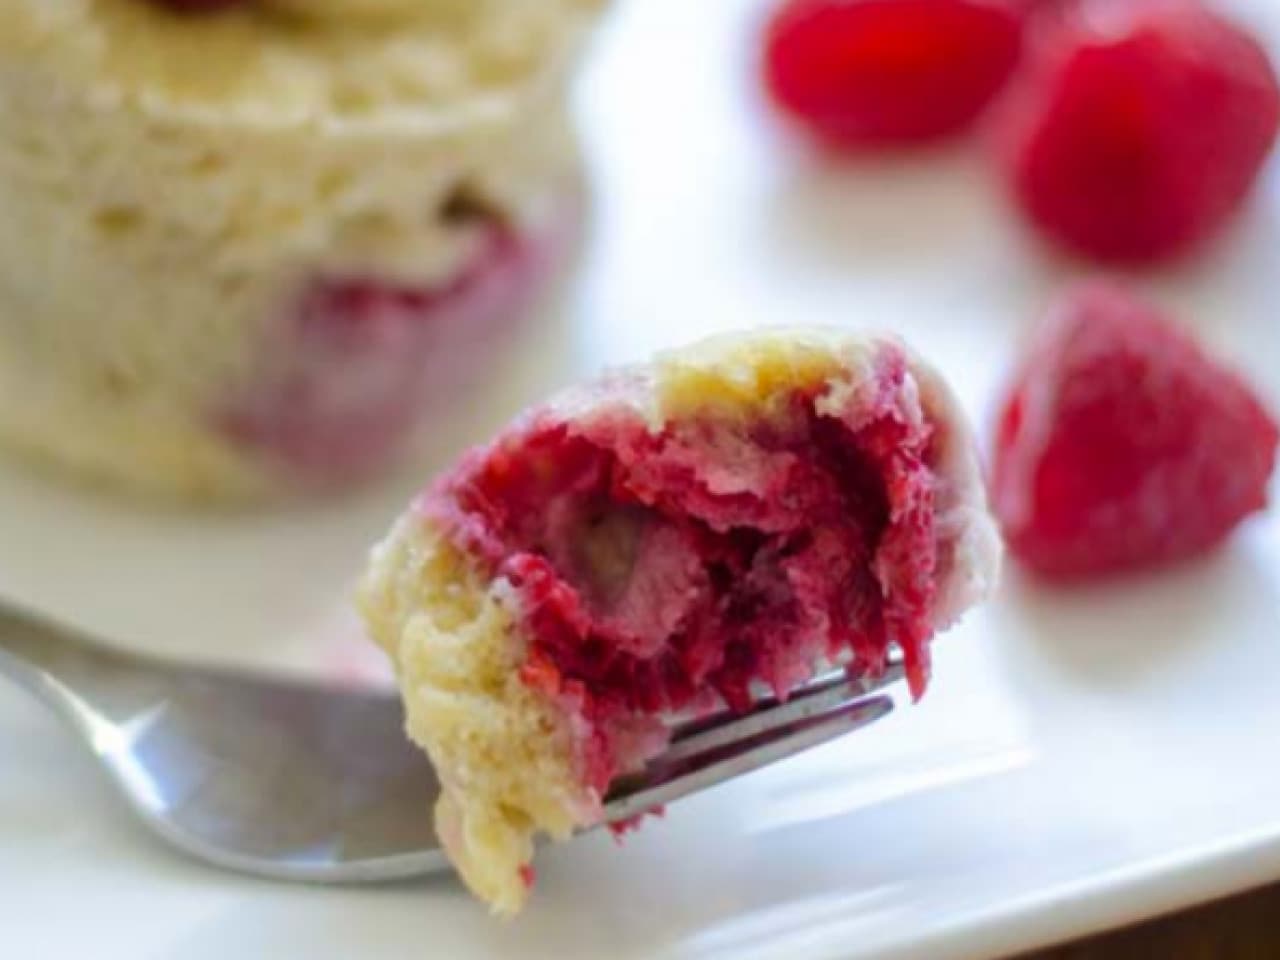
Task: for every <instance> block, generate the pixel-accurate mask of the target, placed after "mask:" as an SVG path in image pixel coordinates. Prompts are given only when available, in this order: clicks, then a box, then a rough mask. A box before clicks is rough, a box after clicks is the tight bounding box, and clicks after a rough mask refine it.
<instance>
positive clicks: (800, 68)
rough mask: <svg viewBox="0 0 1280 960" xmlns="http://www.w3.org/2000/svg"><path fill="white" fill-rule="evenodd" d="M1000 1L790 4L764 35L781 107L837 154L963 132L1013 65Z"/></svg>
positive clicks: (1009, 9) (1017, 40)
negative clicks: (837, 150) (842, 150)
mask: <svg viewBox="0 0 1280 960" xmlns="http://www.w3.org/2000/svg"><path fill="white" fill-rule="evenodd" d="M1023 18H1024V14H1023V12H1022V8H1021V6H1020V4H1019V3H1017V2H1006V0H789V2H786V3H783V5H782V6H781V7H780V8H779V9H778V11H777V12H776V13H775V14H774V16H773V19H772V20H771V21H770V23H769V25H768V28H767V30H766V34H765V51H764V71H765V76H764V79H765V85H766V87H767V88H768V90H769V92H770V93H771V94H772V96H773V99H774V100H775V101H776V102H777V104H778V105H779V106H780V107H781V108H782V110H784V111H785V112H786V113H788V114H789V115H791V116H793V117H794V118H795V119H797V120H798V121H800V123H801V124H802V125H804V126H805V127H807V128H808V129H809V130H811V131H812V132H813V133H814V134H816V135H817V136H818V138H819V139H821V140H824V141H826V142H827V143H829V144H831V145H834V146H837V147H858V146H874V145H887V144H907V143H915V142H919V141H923V140H932V139H936V138H940V137H944V136H946V135H948V134H952V133H956V132H958V131H960V130H962V129H963V128H965V127H967V126H969V125H970V124H971V123H972V122H973V121H974V120H975V119H976V118H977V116H978V115H979V114H980V113H981V112H982V110H983V108H984V107H986V106H987V104H989V103H990V102H991V100H992V98H993V97H994V96H995V95H996V93H997V92H999V90H1000V89H1001V87H1003V86H1004V84H1005V82H1006V81H1007V80H1008V78H1009V76H1010V74H1011V73H1012V72H1013V69H1014V67H1015V65H1016V63H1017V60H1018V55H1019V51H1020V48H1021V44H1022V25H1023Z"/></svg>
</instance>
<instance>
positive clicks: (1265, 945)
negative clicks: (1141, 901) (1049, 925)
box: [1018, 885, 1280, 960]
mask: <svg viewBox="0 0 1280 960" xmlns="http://www.w3.org/2000/svg"><path fill="white" fill-rule="evenodd" d="M1018 960H1280V885H1276V886H1274V887H1268V888H1266V889H1264V890H1259V891H1256V892H1254V893H1249V894H1244V895H1242V896H1239V897H1233V898H1232V899H1230V900H1223V901H1221V902H1219V903H1214V904H1209V905H1207V906H1203V907H1199V908H1197V909H1195V910H1190V911H1188V912H1186V913H1180V914H1177V915H1175V916H1172V917H1167V918H1164V919H1161V920H1153V921H1151V922H1150V923H1144V924H1142V925H1140V926H1136V927H1132V928H1130V929H1127V930H1121V931H1117V932H1116V933H1110V934H1105V935H1103V936H1100V937H1095V938H1092V939H1090V940H1085V941H1082V942H1080V943H1075V944H1070V945H1068V946H1063V947H1057V948H1055V949H1053V950H1044V951H1041V952H1039V953H1033V954H1027V955H1025V956H1023V957H1020V958H1018Z"/></svg>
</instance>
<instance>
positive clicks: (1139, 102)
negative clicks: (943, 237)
mask: <svg viewBox="0 0 1280 960" xmlns="http://www.w3.org/2000/svg"><path fill="white" fill-rule="evenodd" d="M1039 26H1040V29H1039V30H1037V31H1033V34H1034V36H1035V40H1034V41H1033V42H1031V43H1030V44H1029V45H1028V46H1029V49H1028V66H1027V70H1026V71H1025V72H1026V76H1025V79H1022V80H1020V81H1019V82H1018V83H1016V84H1015V87H1014V93H1013V95H1012V96H1011V97H1010V98H1009V101H1008V102H1007V104H1006V105H1005V108H1003V109H1002V110H1001V111H999V117H998V119H997V124H996V126H997V128H998V131H999V132H998V137H999V143H1000V149H1001V151H1002V154H1003V158H1002V162H1003V164H1004V165H1005V167H1006V169H1007V175H1008V179H1009V185H1010V188H1011V191H1012V194H1013V196H1014V198H1015V201H1016V202H1017V203H1018V204H1019V206H1020V207H1021V208H1022V209H1023V211H1025V213H1026V215H1027V216H1028V217H1029V218H1030V219H1031V221H1032V222H1033V223H1034V224H1035V225H1037V226H1038V227H1039V228H1040V230H1042V231H1043V232H1044V233H1045V234H1046V235H1047V236H1048V237H1049V238H1051V239H1052V240H1055V241H1057V242H1058V243H1060V244H1062V245H1063V246H1065V247H1067V248H1069V249H1071V250H1074V251H1076V252H1077V253H1082V254H1085V255H1087V256H1091V257H1095V258H1098V259H1100V260H1105V261H1111V262H1122V263H1130V264H1142V263H1151V262H1155V261H1160V260H1164V259H1168V258H1171V257H1174V256H1177V255H1179V254H1183V253H1186V252H1188V251H1190V250H1193V249H1194V248H1195V247H1197V246H1199V245H1201V244H1202V243H1204V242H1205V241H1206V240H1207V239H1209V238H1210V237H1211V236H1213V235H1214V234H1215V233H1217V232H1218V231H1219V230H1220V228H1222V227H1223V226H1224V224H1225V223H1226V222H1227V221H1228V220H1229V219H1230V218H1231V215H1232V214H1233V213H1234V212H1236V210H1238V209H1239V207H1240V206H1241V205H1242V203H1243V201H1244V200H1245V198H1246V197H1247V195H1248V194H1249V191H1250V188H1251V186H1252V185H1253V183H1254V181H1255V179H1256V178H1257V176H1258V172H1259V170H1260V169H1261V167H1262V164H1263V161H1264V160H1265V159H1266V156H1267V154H1268V152H1269V151H1270V149H1271V146H1272V144H1273V142H1274V141H1275V137H1276V129H1277V123H1278V122H1280V89H1277V82H1276V76H1275V71H1274V69H1273V67H1272V65H1271V63H1270V61H1269V60H1268V59H1267V55H1266V53H1265V52H1264V51H1263V49H1262V48H1261V47H1260V46H1259V45H1258V43H1257V42H1256V41H1255V40H1254V39H1253V38H1252V37H1251V36H1249V34H1248V33H1246V32H1245V31H1244V30H1243V29H1242V28H1240V27H1238V26H1236V25H1234V24H1232V23H1230V22H1228V21H1226V20H1224V19H1223V18H1222V17H1220V16H1219V15H1217V14H1215V13H1213V12H1211V11H1210V10H1208V9H1206V8H1205V7H1203V6H1201V5H1200V4H1199V3H1198V2H1194V0H1146V2H1143V0H1099V2H1090V0H1085V2H1083V3H1080V4H1077V5H1075V6H1070V7H1064V8H1063V9H1062V10H1061V12H1060V13H1059V14H1058V15H1055V16H1046V17H1044V18H1042V21H1041V23H1040V25H1039Z"/></svg>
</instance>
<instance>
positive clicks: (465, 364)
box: [217, 225, 564, 488]
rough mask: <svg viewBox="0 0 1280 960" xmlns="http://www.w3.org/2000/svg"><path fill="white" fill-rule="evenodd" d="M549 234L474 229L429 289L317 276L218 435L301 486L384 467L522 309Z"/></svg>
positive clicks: (546, 254)
mask: <svg viewBox="0 0 1280 960" xmlns="http://www.w3.org/2000/svg"><path fill="white" fill-rule="evenodd" d="M555 229H556V230H559V229H560V228H559V227H558V226H557V227H556V228H555ZM554 232H555V231H554V230H548V231H547V232H546V234H544V235H538V236H536V237H535V236H526V235H522V234H517V233H516V232H514V231H513V230H511V229H510V228H508V227H505V226H501V225H490V226H485V227H482V228H481V235H480V240H479V243H478V244H477V247H476V250H475V252H474V254H473V256H472V257H471V259H470V260H469V261H468V262H467V263H466V264H465V265H464V266H463V267H462V268H461V270H460V271H459V272H458V273H457V274H456V275H455V276H454V277H453V278H452V279H450V280H448V281H446V282H444V283H442V284H439V285H436V286H425V285H424V286H421V287H417V286H407V285H403V284H396V283H391V282H386V281H381V280H376V279H364V278H356V279H334V278H327V277H325V278H319V279H317V280H316V281H315V282H314V283H313V284H312V285H311V286H310V287H309V288H308V289H307V290H306V291H305V292H304V293H303V295H302V296H301V298H300V300H299V302H298V305H297V307H296V309H295V311H294V312H293V313H292V314H291V315H289V316H288V317H287V318H286V323H285V324H284V325H283V329H282V330H281V331H280V332H279V337H280V340H281V342H280V343H279V344H278V345H276V346H273V347H271V348H269V349H264V351H263V358H262V364H261V366H262V370H261V373H259V374H258V375H257V378H256V379H255V380H254V382H252V383H251V384H250V385H249V388H248V389H247V391H246V392H245V393H244V394H243V395H241V396H238V397H236V398H235V400H234V401H233V402H232V403H231V404H230V405H229V407H228V408H227V409H224V410H222V411H220V412H219V413H218V415H217V417H218V420H219V423H220V425H221V428H222V430H223V432H224V433H225V434H226V435H227V436H229V437H230V438H232V439H233V440H234V441H235V442H236V443H237V444H239V445H241V446H243V447H246V448H248V449H251V450H254V451H255V452H257V453H259V454H261V455H263V456H264V457H266V458H267V459H268V460H269V461H270V462H271V463H273V464H275V465H276V466H277V467H278V468H280V469H281V470H283V471H284V472H285V473H287V474H288V475H289V476H290V478H291V479H293V480H294V481H296V482H298V483H300V484H303V485H305V486H311V487H319V488H324V487H332V486H335V485H341V484H343V483H346V482H349V481H351V480H354V479H358V478H359V477H361V476H364V475H366V474H368V473H370V472H371V471H373V470H376V469H378V468H380V467H382V466H383V465H385V463H386V461H387V460H388V458H390V457H391V456H392V455H393V454H394V453H395V452H396V450H397V449H398V446H399V445H400V444H401V443H402V442H403V441H404V440H405V439H406V436H407V435H408V434H409V432H410V431H411V429H412V427H413V426H414V425H415V424H416V423H417V422H418V421H419V419H420V418H421V416H422V412H423V409H424V407H425V406H426V405H427V404H429V403H431V402H433V401H435V400H440V399H442V398H444V397H445V396H446V395H447V394H448V393H449V392H450V391H451V390H455V389H457V388H458V386H459V385H460V384H462V383H464V382H466V381H467V380H468V379H471V378H473V377H474V376H475V375H476V374H477V373H478V372H479V370H480V369H481V368H482V367H483V365H484V364H485V363H486V362H487V360H488V356H489V354H490V353H491V352H492V351H493V350H494V348H495V346H496V345H497V342H498V340H499V338H500V336H501V334H502V333H503V332H504V331H505V330H506V328H508V327H510V326H512V325H514V324H515V323H517V322H518V320H519V319H520V318H521V317H522V315H524V314H525V313H526V312H527V311H528V309H529V307H530V305H531V303H532V301H533V299H534V296H535V293H536V291H537V289H538V287H539V281H540V279H541V278H542V277H543V276H544V275H545V274H546V273H547V272H548V268H549V267H550V266H551V265H552V264H553V263H554V262H555V261H556V260H557V259H558V257H559V256H560V254H561V253H562V247H563V245H564V238H562V237H559V236H556V235H554Z"/></svg>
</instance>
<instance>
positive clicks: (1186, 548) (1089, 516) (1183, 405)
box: [993, 285, 1280, 579]
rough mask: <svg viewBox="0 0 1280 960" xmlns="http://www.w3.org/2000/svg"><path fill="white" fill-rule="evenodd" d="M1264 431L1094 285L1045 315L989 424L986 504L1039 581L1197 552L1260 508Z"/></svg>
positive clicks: (1114, 292) (1168, 330) (1156, 320)
mask: <svg viewBox="0 0 1280 960" xmlns="http://www.w3.org/2000/svg"><path fill="white" fill-rule="evenodd" d="M1278 439H1280V434H1278V433H1277V428H1276V424H1275V423H1274V422H1273V421H1272V420H1271V418H1270V417H1269V416H1268V414H1267V412H1266V411H1265V410H1264V409H1263V407H1262V406H1261V404H1260V403H1259V402H1258V400H1257V398H1256V397H1255V396H1254V395H1253V393H1252V392H1251V391H1250V389H1249V387H1248V386H1247V385H1246V384H1245V383H1244V382H1243V381H1242V380H1241V379H1240V378H1239V377H1238V376H1237V375H1236V374H1234V373H1232V372H1231V371H1229V370H1227V369H1225V368H1224V367H1222V366H1220V365H1218V364H1216V363H1215V362H1214V361H1213V360H1211V359H1210V358H1209V357H1207V356H1206V355H1205V354H1204V353H1203V352H1202V351H1201V350H1200V348H1199V346H1197V344H1196V343H1195V342H1194V341H1193V340H1191V339H1190V338H1189V337H1188V336H1187V335H1186V334H1184V333H1182V332H1180V331H1178V330H1177V329H1175V328H1174V327H1172V326H1171V325H1169V324H1168V323H1167V322H1166V321H1165V319H1164V318H1162V317H1161V316H1160V314H1159V313H1158V312H1157V311H1156V310H1155V309H1153V308H1152V307H1150V306H1148V305H1145V304H1143V303H1141V302H1139V301H1137V300H1135V299H1133V298H1132V297H1130V296H1129V295H1128V294H1126V293H1124V292H1123V291H1121V290H1118V289H1115V288H1111V287H1107V286H1101V285H1093V286H1087V287H1083V288H1080V289H1078V290H1076V291H1075V292H1074V293H1072V294H1071V295H1069V296H1068V297H1067V298H1066V299H1065V300H1064V301H1063V302H1062V303H1061V304H1060V305H1059V306H1058V307H1057V309H1056V310H1055V311H1054V313H1053V314H1052V316H1051V318H1050V320H1049V322H1048V324H1047V326H1046V328H1045V329H1044V330H1043V331H1042V334H1041V336H1040V337H1039V339H1038V340H1037V342H1036V345H1035V347H1034V349H1033V351H1032V352H1031V354H1030V355H1029V356H1028V358H1027V360H1026V361H1025V363H1024V365H1023V367H1022V369H1021V372H1020V373H1019V375H1018V376H1017V378H1016V380H1015V386H1014V389H1013V392H1012V396H1011V397H1010V399H1009V401H1008V403H1007V405H1006V407H1005V409H1004V412H1003V416H1002V417H1001V419H1000V423H999V430H998V435H997V439H996V455H995V470H994V491H993V501H994V504H995V509H996V513H997V514H998V516H999V517H1000V520H1001V523H1002V524H1003V526H1004V530H1005V535H1006V537H1007V539H1008V541H1009V547H1010V549H1011V551H1012V552H1013V553H1014V554H1015V555H1016V556H1017V557H1019V558H1020V559H1021V560H1022V561H1023V562H1024V563H1025V564H1026V565H1027V566H1029V567H1031V568H1032V569H1033V570H1035V571H1037V572H1039V573H1041V574H1043V575H1045V576H1049V577H1055V578H1062V579H1066V578H1077V577H1086V576H1092V575H1100V574H1106V573H1112V572H1117V571H1122V570H1128V569H1138V568H1143V567H1151V566H1157V565H1160V564H1164V563H1170V562H1173V561H1177V560H1181V559H1185V558H1188V557H1192V556H1195V555H1197V554H1200V553H1203V552H1206V551H1207V550H1209V549H1210V548H1212V547H1213V546H1215V545H1216V544H1217V543H1219V542H1220V541H1221V540H1223V539H1224V538H1225V537H1226V536H1227V534H1228V533H1230V532H1231V530H1232V529H1233V528H1234V527H1235V526H1236V525H1237V524H1238V523H1239V522H1240V521H1241V520H1242V519H1243V518H1244V517H1246V516H1247V515H1248V514H1250V513H1253V512H1254V511H1257V510H1261V509H1263V508H1264V507H1265V506H1266V487H1267V481H1268V477H1269V476H1270V474H1271V471H1272V469H1273V468H1274V466H1275V459H1276V444H1277V441H1278Z"/></svg>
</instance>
